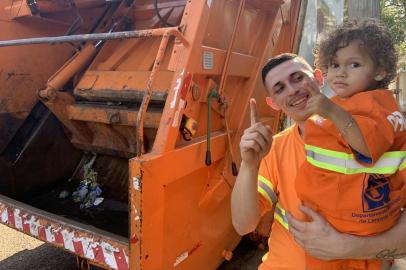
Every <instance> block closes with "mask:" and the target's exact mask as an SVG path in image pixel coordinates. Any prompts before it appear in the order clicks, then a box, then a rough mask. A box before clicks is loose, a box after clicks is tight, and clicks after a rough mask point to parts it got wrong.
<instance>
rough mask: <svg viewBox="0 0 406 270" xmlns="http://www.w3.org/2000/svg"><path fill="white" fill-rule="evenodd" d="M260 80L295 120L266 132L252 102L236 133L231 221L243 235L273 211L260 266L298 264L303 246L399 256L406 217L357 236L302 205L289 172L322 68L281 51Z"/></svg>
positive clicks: (405, 247)
mask: <svg viewBox="0 0 406 270" xmlns="http://www.w3.org/2000/svg"><path fill="white" fill-rule="evenodd" d="M262 80H263V83H264V85H265V87H266V90H267V92H268V96H269V97H268V98H267V99H266V102H267V103H268V104H269V105H270V106H272V107H273V108H274V109H277V110H282V111H283V112H284V113H285V114H286V115H287V116H289V117H291V118H292V119H293V120H294V121H295V122H296V124H295V125H293V126H292V127H290V128H288V129H286V130H284V131H283V132H281V133H279V134H277V135H275V136H272V135H273V134H272V132H271V128H270V127H269V126H264V125H263V124H262V123H259V122H258V121H257V116H256V103H255V100H251V102H250V108H251V126H250V127H249V128H247V129H246V130H245V132H244V134H243V136H242V137H241V142H240V152H241V157H242V163H241V167H240V172H239V174H238V176H237V180H236V183H235V186H234V188H233V192H232V197H231V211H232V221H233V225H234V227H235V229H236V231H237V232H238V233H239V234H241V235H244V234H247V233H249V232H251V231H253V230H255V228H256V226H257V224H258V222H259V220H260V216H261V214H262V213H265V212H266V211H267V210H270V209H273V211H274V220H275V222H273V224H272V233H271V235H270V237H269V253H268V254H267V255H266V256H265V257H264V258H263V263H262V264H261V266H260V267H259V269H261V270H265V269H272V270H282V269H291V270H298V269H299V270H302V269H303V270H304V269H305V255H304V250H306V251H307V252H308V253H309V254H310V255H312V256H315V257H318V258H321V259H346V258H354V259H364V258H365V259H368V258H379V259H393V258H394V257H396V256H397V255H399V254H404V253H405V251H406V234H404V233H403V232H404V231H405V230H406V216H405V215H402V217H401V219H400V220H399V222H398V224H397V225H396V226H395V227H393V228H392V229H391V230H389V231H387V232H385V233H383V234H381V235H378V236H371V237H357V236H352V235H346V234H342V233H338V232H337V231H336V230H334V229H333V228H332V227H331V226H330V225H329V224H328V223H327V222H326V221H325V220H324V219H323V218H322V217H321V216H319V215H318V214H317V213H315V212H314V211H312V210H311V209H309V208H306V207H303V206H301V205H300V201H299V199H298V197H297V195H296V191H295V178H296V173H297V171H298V169H299V168H300V166H301V164H302V163H303V162H304V161H305V158H306V154H305V149H304V142H303V134H304V121H305V120H306V119H307V118H309V117H310V116H311V115H312V114H313V113H314V108H312V106H313V101H314V99H316V98H318V96H321V95H319V94H320V90H319V86H320V85H321V84H322V75H321V73H320V72H319V71H313V69H312V68H311V67H310V65H309V64H308V63H307V62H306V61H305V60H304V59H302V58H301V57H298V56H297V55H293V54H282V55H279V56H276V57H274V58H272V59H271V60H269V61H268V63H267V64H266V65H265V66H264V68H263V70H262ZM299 209H300V210H299ZM288 213H290V214H291V215H290V214H288ZM305 214H306V215H307V216H310V218H311V219H312V221H311V222H302V221H299V220H305V219H306V217H305ZM293 216H295V217H296V218H298V219H296V218H293ZM400 232H402V234H401V235H402V236H401V235H399V233H400ZM403 235H405V236H403ZM388 247H389V248H388ZM391 252H392V253H391ZM383 254H386V255H387V254H392V255H390V256H386V255H385V256H384V255H383Z"/></svg>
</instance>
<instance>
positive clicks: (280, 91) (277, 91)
mask: <svg viewBox="0 0 406 270" xmlns="http://www.w3.org/2000/svg"><path fill="white" fill-rule="evenodd" d="M282 91H283V86H281V87H278V88H277V89H275V94H280V93H282Z"/></svg>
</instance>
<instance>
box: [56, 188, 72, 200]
mask: <svg viewBox="0 0 406 270" xmlns="http://www.w3.org/2000/svg"><path fill="white" fill-rule="evenodd" d="M69 195H70V192H69V191H67V190H62V191H61V193H59V196H58V197H59V199H66V198H68V197H69Z"/></svg>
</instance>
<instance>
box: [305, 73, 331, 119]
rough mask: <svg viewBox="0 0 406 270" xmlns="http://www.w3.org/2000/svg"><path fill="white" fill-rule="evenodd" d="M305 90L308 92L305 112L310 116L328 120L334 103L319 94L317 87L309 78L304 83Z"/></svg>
mask: <svg viewBox="0 0 406 270" xmlns="http://www.w3.org/2000/svg"><path fill="white" fill-rule="evenodd" d="M305 88H307V89H308V90H309V92H310V95H311V96H310V98H309V99H308V101H307V105H306V110H307V111H308V112H309V113H310V114H312V115H313V114H318V115H320V116H322V117H324V118H330V117H329V115H330V113H331V108H332V107H333V106H334V103H333V102H332V101H331V100H330V99H329V98H328V97H326V96H325V95H324V94H323V93H322V92H320V88H319V85H318V84H317V83H316V82H315V81H313V80H312V79H310V78H307V80H306V82H305Z"/></svg>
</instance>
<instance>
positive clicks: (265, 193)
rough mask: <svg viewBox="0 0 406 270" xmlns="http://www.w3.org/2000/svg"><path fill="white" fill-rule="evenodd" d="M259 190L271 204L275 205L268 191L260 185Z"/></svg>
mask: <svg viewBox="0 0 406 270" xmlns="http://www.w3.org/2000/svg"><path fill="white" fill-rule="evenodd" d="M258 192H259V193H260V194H261V195H262V196H263V197H264V198H265V199H267V200H268V201H269V203H270V205H273V201H272V199H271V197H269V195H268V193H267V192H266V191H265V190H264V189H263V188H262V187H260V186H258Z"/></svg>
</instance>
